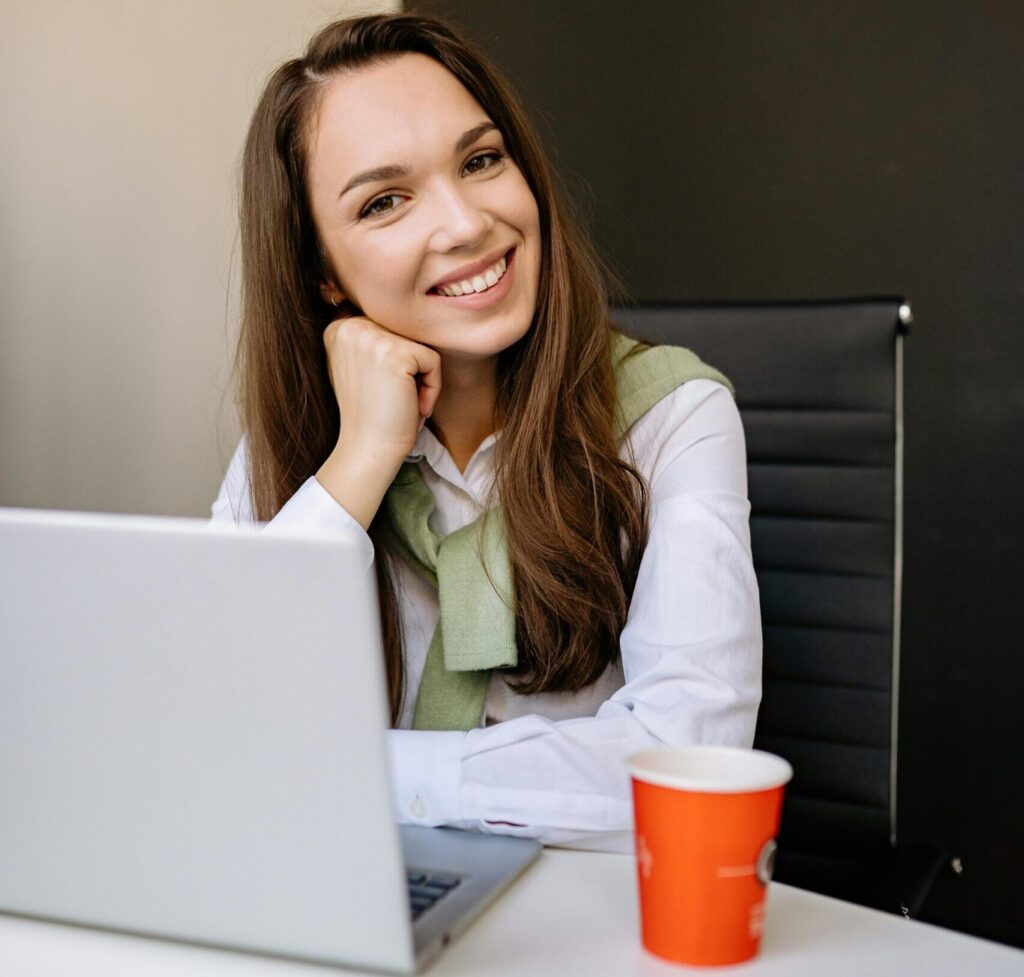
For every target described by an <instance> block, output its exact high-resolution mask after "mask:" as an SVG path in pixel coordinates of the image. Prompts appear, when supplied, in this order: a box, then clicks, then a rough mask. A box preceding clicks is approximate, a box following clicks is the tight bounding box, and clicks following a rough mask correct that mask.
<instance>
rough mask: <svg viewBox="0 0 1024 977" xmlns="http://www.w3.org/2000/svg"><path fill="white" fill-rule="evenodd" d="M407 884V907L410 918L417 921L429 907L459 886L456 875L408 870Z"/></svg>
mask: <svg viewBox="0 0 1024 977" xmlns="http://www.w3.org/2000/svg"><path fill="white" fill-rule="evenodd" d="M406 879H407V880H408V883H409V905H410V907H411V908H412V918H413V919H419V917H420V916H422V915H423V914H424V913H425V912H426V911H427V910H428V909H429V908H430V907H431V906H433V905H434V904H435V903H437V902H438V901H439V900H440V899H443V898H444V897H445V896H446V895H448V893H449V892H451V891H452V889H454V888H455V887H456V886H457V885H458V884H459V881H460V880H459V877H458V876H457V875H445V874H444V873H443V872H419V871H415V870H413V869H409V870H407V872H406Z"/></svg>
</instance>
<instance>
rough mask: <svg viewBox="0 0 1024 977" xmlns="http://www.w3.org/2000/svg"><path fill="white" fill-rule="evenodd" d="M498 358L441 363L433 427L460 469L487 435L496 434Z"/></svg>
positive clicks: (431, 419)
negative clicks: (439, 387)
mask: <svg viewBox="0 0 1024 977" xmlns="http://www.w3.org/2000/svg"><path fill="white" fill-rule="evenodd" d="M497 399H498V358H497V357H496V356H495V357H492V358H490V359H487V360H451V359H448V358H444V359H442V362H441V395H440V396H439V397H438V398H437V403H436V404H435V405H434V412H433V414H432V415H431V418H430V426H431V428H432V430H433V431H434V433H435V434H436V435H437V437H438V439H439V440H440V441H441V443H442V444H443V445H444V446H445V447H446V448H447V449H448V453H449V454H450V455H451V456H452V460H453V461H454V462H455V465H456V467H457V468H458V469H459V471H460V472H464V471H465V470H466V465H468V464H469V459H470V458H472V457H473V453H474V452H475V451H476V449H477V448H479V447H480V444H481V443H482V442H483V440H484V439H485V438H487V437H488V436H489V435H491V434H493V433H494V405H495V404H496V403H497Z"/></svg>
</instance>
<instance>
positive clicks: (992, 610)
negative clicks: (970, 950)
mask: <svg viewBox="0 0 1024 977" xmlns="http://www.w3.org/2000/svg"><path fill="white" fill-rule="evenodd" d="M413 6H415V8H416V9H419V10H423V11H427V12H435V13H440V14H442V15H448V16H450V17H451V18H452V19H453V20H454V21H455V22H457V23H458V24H461V25H462V26H463V27H464V29H465V30H466V32H467V33H468V35H469V36H470V37H472V38H474V39H475V40H476V41H478V42H479V43H480V44H481V45H482V46H483V47H484V48H485V49H486V50H487V51H488V52H489V53H490V54H491V55H492V56H494V57H495V58H496V59H497V61H498V62H499V64H501V65H502V66H503V67H504V68H505V70H506V71H507V73H508V74H509V75H510V76H511V78H512V79H513V81H514V82H515V83H516V85H517V86H518V87H519V89H520V91H521V92H522V94H523V95H524V96H525V98H526V100H527V102H528V104H529V105H530V107H531V108H532V110H533V113H534V116H535V119H536V122H537V126H538V129H539V131H540V133H541V135H542V138H543V139H544V141H545V143H546V145H547V146H548V147H549V149H550V150H551V153H552V155H553V157H554V158H555V160H556V163H557V165H558V166H559V168H560V170H561V171H562V173H563V175H564V176H565V178H566V180H567V182H568V184H569V186H570V188H571V189H572V190H573V192H574V194H575V195H576V196H577V198H578V199H579V200H580V202H581V205H582V207H583V210H584V212H585V213H586V214H587V215H588V220H589V224H590V227H591V230H592V233H593V234H594V236H595V238H596V240H597V241H598V243H599V245H600V247H601V248H602V249H603V251H604V253H605V254H606V255H607V256H608V258H609V259H610V261H611V263H612V264H613V266H614V267H616V268H617V269H618V271H619V272H620V274H621V275H622V277H623V278H624V280H625V283H626V285H627V286H628V288H629V290H630V291H631V292H632V293H633V295H634V296H635V297H636V298H638V299H640V300H650V301H654V300H660V301H673V300H679V301H697V300H715V299H788V298H821V297H834V296H844V295H863V294H905V295H907V296H908V297H909V298H910V299H911V301H912V303H913V306H914V311H915V314H916V317H917V318H916V322H915V324H914V327H913V330H912V333H911V335H910V336H909V337H908V340H907V343H906V429H907V439H906V462H907V469H906V507H907V510H906V557H905V572H906V583H905V590H904V648H903V685H902V695H901V716H902V721H901V752H900V764H901V769H900V785H901V798H902V825H903V828H904V830H905V831H906V832H907V833H910V834H915V835H923V836H930V837H933V838H936V839H937V840H940V841H942V842H944V843H945V844H946V845H947V846H948V847H949V848H950V850H951V851H952V852H953V853H955V854H956V855H959V856H960V857H961V859H962V861H963V866H964V873H963V875H962V876H961V877H960V878H959V879H953V878H952V877H949V878H946V879H943V880H941V881H940V883H939V885H938V887H937V888H936V890H935V892H934V895H933V898H932V900H931V902H930V904H929V906H928V907H927V915H928V916H929V917H930V918H931V919H932V920H933V921H934V922H938V923H942V924H945V925H949V926H954V927H957V928H961V929H965V930H968V931H970V932H974V933H977V934H979V935H984V936H989V937H992V938H995V939H1000V940H1004V941H1008V942H1015V943H1019V944H1022V945H1024V840H1022V830H1024V786H1022V772H1021V771H1022V769H1024V763H1022V757H1024V718H1022V717H1024V709H1022V698H1024V664H1022V662H1024V647H1022V646H1024V611H1022V608H1024V600H1022V599H1021V596H1020V589H1021V584H1022V583H1024V574H1022V572H1021V569H1020V562H1021V550H1022V544H1024V526H1022V523H1024V519H1022V516H1021V504H1020V497H1021V495H1022V492H1024V477H1022V476H1024V451H1022V449H1021V447H1020V443H1019V434H1020V431H1021V430H1022V428H1024V423H1022V422H1024V380H1022V378H1024V236H1022V224H1024V123H1022V120H1024V5H1022V4H1020V3H1018V2H1016V0H998V2H997V0H989V2H982V0H978V2H974V3H966V2H951V0H933V2H931V3H928V4H922V3H915V2H908V0H902V2H895V3H893V2H891V0H886V2H883V0H858V2H856V3H849V2H844V0H794V2H779V3H772V4H764V3H749V2H744V3H740V2H728V0H700V2H681V0H680V2H668V0H663V2H651V0H649V2H646V3H643V4H636V3H626V2H612V0H590V2H578V3H577V2H559V3H550V2H542V0H502V2H500V3H497V2H495V3H485V2H481V0H431V2H426V3H418V4H415V5H413Z"/></svg>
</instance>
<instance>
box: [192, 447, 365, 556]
mask: <svg viewBox="0 0 1024 977" xmlns="http://www.w3.org/2000/svg"><path fill="white" fill-rule="evenodd" d="M210 514H211V517H210V521H211V522H214V523H227V522H233V523H236V524H246V523H253V522H255V521H256V520H255V519H254V518H253V513H252V500H251V498H250V495H249V455H248V451H247V448H246V443H245V438H244V437H243V438H242V440H241V441H240V442H239V444H238V447H237V448H236V449H235V453H234V455H233V456H232V458H231V461H230V462H229V464H228V469H227V472H226V473H225V475H224V481H223V482H222V483H221V486H220V491H219V492H218V493H217V498H216V499H215V500H214V502H213V505H212V506H211V507H210ZM296 530H299V531H309V530H312V531H314V532H325V533H334V534H335V535H338V536H344V537H348V538H352V539H355V540H357V543H358V546H359V552H360V553H361V554H362V557H363V563H364V566H365V567H366V568H367V569H369V568H370V567H371V566H372V565H373V542H372V540H371V539H370V537H369V535H367V533H366V530H364V529H363V527H362V526H361V525H360V524H359V522H358V521H357V520H356V519H355V518H353V517H352V516H351V515H350V514H349V513H348V511H347V510H346V509H345V508H344V507H343V506H342V505H340V504H339V503H338V502H336V501H335V499H334V497H333V496H332V495H331V494H330V493H329V492H328V491H327V489H325V488H324V487H323V486H322V485H321V484H320V483H319V482H318V481H317V480H316V477H315V476H313V475H311V476H310V477H309V478H307V479H306V481H305V482H303V483H302V485H300V486H299V489H298V491H297V492H296V493H295V494H294V495H293V496H292V497H291V498H290V499H289V500H288V501H287V502H286V503H285V504H284V505H283V506H282V507H281V509H280V511H279V512H278V513H277V515H275V516H274V518H273V519H271V520H270V521H269V522H268V523H266V531H267V532H279V531H282V532H292V531H296Z"/></svg>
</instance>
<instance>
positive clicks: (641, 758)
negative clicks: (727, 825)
mask: <svg viewBox="0 0 1024 977" xmlns="http://www.w3.org/2000/svg"><path fill="white" fill-rule="evenodd" d="M716 761H717V765H718V769H717V770H714V769H712V764H713V763H715V762H716ZM684 763H685V764H686V765H687V766H688V767H689V769H687V770H682V769H681V767H682V766H683V764H684ZM626 764H627V766H628V767H629V772H630V775H631V776H632V777H633V778H634V779H635V780H639V781H641V782H642V783H645V784H654V785H655V786H657V787H671V788H674V789H675V790H688V791H694V792H696V793H702V794H747V793H752V792H754V791H761V790H773V789H775V788H776V787H782V786H783V785H784V784H787V783H789V781H790V780H791V779H792V777H793V768H792V767H791V766H790V764H789V763H788V762H787V761H786V760H783V759H782V757H780V756H776V755H775V754H774V753H767V752H765V751H764V750H747V749H743V748H742V747H738V746H659V747H655V748H653V749H650V750H641V751H640V752H639V753H632V754H630V755H629V756H628V757H626Z"/></svg>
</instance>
